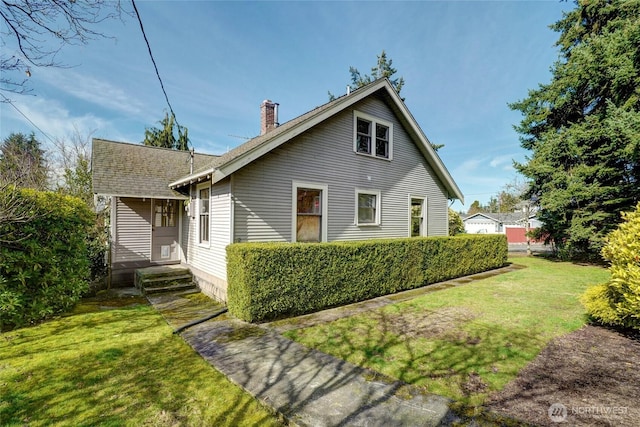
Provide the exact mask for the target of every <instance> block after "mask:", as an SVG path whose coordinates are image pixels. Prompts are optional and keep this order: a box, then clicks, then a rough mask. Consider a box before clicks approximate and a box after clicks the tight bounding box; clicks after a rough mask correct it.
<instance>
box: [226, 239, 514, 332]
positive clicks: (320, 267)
mask: <svg viewBox="0 0 640 427" xmlns="http://www.w3.org/2000/svg"><path fill="white" fill-rule="evenodd" d="M227 262H228V264H227V281H228V290H227V305H228V307H229V311H230V312H231V314H233V315H234V316H236V317H238V318H240V319H242V320H245V321H249V322H255V321H263V320H271V319H276V318H280V317H285V316H293V315H300V314H304V313H310V312H313V311H318V310H321V309H324V308H327V307H333V306H338V305H343V304H348V303H353V302H357V301H363V300H366V299H370V298H373V297H377V296H381V295H387V294H392V293H395V292H399V291H403V290H407V289H413V288H418V287H421V286H425V285H428V284H431V283H436V282H440V281H443V280H447V279H451V278H455V277H460V276H465V275H468V274H474V273H479V272H482V271H487V270H490V269H493V268H498V267H502V266H503V265H505V264H506V262H507V240H506V236H504V235H463V236H455V237H425V238H411V239H393V240H368V241H358V242H334V243H320V244H317V243H315V244H304V243H295V244H291V243H236V244H232V245H229V246H228V247H227Z"/></svg>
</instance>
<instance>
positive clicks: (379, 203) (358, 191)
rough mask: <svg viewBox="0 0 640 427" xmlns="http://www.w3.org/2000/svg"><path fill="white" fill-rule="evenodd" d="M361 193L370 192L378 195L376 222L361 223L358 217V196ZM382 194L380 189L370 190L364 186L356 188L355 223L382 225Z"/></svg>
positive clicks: (361, 225) (359, 225) (368, 225)
mask: <svg viewBox="0 0 640 427" xmlns="http://www.w3.org/2000/svg"><path fill="white" fill-rule="evenodd" d="M360 194H369V195H373V196H376V218H375V221H374V222H365V223H362V224H361V223H360V221H359V219H358V217H359V215H358V209H359V206H358V196H359V195H360ZM381 208H382V196H381V194H380V190H368V189H364V188H356V191H355V212H354V220H353V222H354V224H355V225H357V226H358V227H378V226H380V218H381V212H382V209H381Z"/></svg>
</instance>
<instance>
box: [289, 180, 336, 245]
mask: <svg viewBox="0 0 640 427" xmlns="http://www.w3.org/2000/svg"><path fill="white" fill-rule="evenodd" d="M298 188H309V189H312V190H321V191H322V213H321V215H322V218H321V222H320V227H321V229H320V241H321V242H326V241H327V224H328V218H327V217H328V215H327V214H328V212H329V209H328V203H327V202H328V200H329V186H328V185H327V184H318V183H315V182H304V181H291V242H292V243H295V242H296V234H297V231H298V230H297V217H298Z"/></svg>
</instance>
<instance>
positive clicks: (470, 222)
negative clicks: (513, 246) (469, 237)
mask: <svg viewBox="0 0 640 427" xmlns="http://www.w3.org/2000/svg"><path fill="white" fill-rule="evenodd" d="M526 217H527V215H526V213H524V212H509V213H486V212H478V213H475V214H473V215H469V216H467V217H465V218H463V219H462V222H463V223H464V230H465V232H466V233H470V234H506V235H507V240H508V242H509V243H526V241H527V238H526V235H525V230H526V228H527V219H526ZM540 225H541V224H540V221H539V220H538V219H537V218H536V216H535V214H530V215H529V229H530V230H533V229H536V228H538V227H540Z"/></svg>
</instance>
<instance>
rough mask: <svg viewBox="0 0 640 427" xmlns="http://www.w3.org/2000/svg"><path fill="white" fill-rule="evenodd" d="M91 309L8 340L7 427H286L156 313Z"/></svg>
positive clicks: (0, 409)
mask: <svg viewBox="0 0 640 427" xmlns="http://www.w3.org/2000/svg"><path fill="white" fill-rule="evenodd" d="M92 307H95V305H94V306H88V305H86V304H85V305H82V304H81V305H80V306H79V307H78V308H79V310H77V311H76V312H77V313H78V314H74V315H72V316H69V317H64V318H61V319H58V320H53V321H49V322H46V323H43V324H41V325H38V326H35V327H29V328H23V329H19V330H16V331H12V332H6V333H3V334H2V335H0V397H1V399H0V425H2V426H22V425H29V426H45V425H46V426H62V425H64V426H97V425H100V426H140V425H150V426H151V425H152V426H177V425H181V426H182V425H188V426H201V425H202V426H204V425H210V426H214V425H215V426H223V425H227V426H237V425H247V426H254V425H266V426H272V425H281V422H280V421H279V419H278V418H277V417H276V416H275V415H274V414H272V413H271V412H270V410H268V409H267V408H265V407H264V406H262V405H261V404H260V403H258V402H257V401H256V400H255V399H253V398H252V397H251V396H250V395H248V394H246V393H244V392H243V391H242V390H241V389H240V388H239V387H237V386H235V385H234V384H232V383H230V382H229V381H228V380H227V379H226V377H224V376H223V375H222V374H220V373H219V372H218V371H216V370H215V369H213V368H212V367H211V366H210V365H209V364H208V363H207V362H205V361H204V360H203V359H202V358H201V357H200V356H199V355H197V354H196V353H195V352H194V351H193V350H192V349H191V348H190V347H189V346H188V345H187V344H186V343H185V342H184V341H183V340H182V338H180V337H179V336H176V335H173V334H172V329H171V328H170V327H169V326H167V324H166V323H165V321H164V320H163V319H162V317H161V316H160V315H159V314H158V313H156V311H155V310H154V309H153V308H152V307H150V306H148V305H138V306H134V307H128V308H127V307H123V308H115V309H112V310H108V311H96V310H95V309H92ZM86 311H89V312H86ZM91 311H94V312H91Z"/></svg>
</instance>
